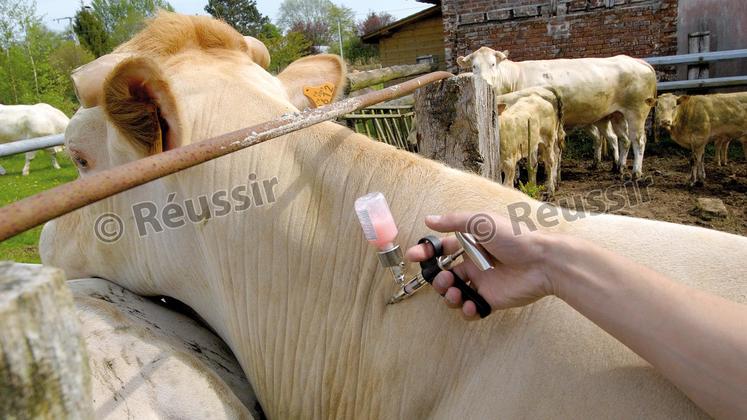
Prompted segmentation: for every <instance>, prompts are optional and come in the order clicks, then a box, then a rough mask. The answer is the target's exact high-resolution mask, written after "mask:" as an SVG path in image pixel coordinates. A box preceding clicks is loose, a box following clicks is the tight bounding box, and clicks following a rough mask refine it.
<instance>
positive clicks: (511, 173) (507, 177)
mask: <svg viewBox="0 0 747 420" xmlns="http://www.w3.org/2000/svg"><path fill="white" fill-rule="evenodd" d="M515 176H516V162H511V161H509V162H507V163H504V164H503V185H504V186H506V187H509V188H513V187H514V177H515Z"/></svg>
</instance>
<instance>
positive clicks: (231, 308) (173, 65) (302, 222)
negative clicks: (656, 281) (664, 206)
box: [40, 13, 747, 419]
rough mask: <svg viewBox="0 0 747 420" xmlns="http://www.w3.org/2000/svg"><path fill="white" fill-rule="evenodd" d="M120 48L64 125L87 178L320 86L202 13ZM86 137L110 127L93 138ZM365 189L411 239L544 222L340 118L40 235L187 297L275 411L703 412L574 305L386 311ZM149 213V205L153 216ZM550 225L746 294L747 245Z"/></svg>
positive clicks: (333, 71)
mask: <svg viewBox="0 0 747 420" xmlns="http://www.w3.org/2000/svg"><path fill="white" fill-rule="evenodd" d="M118 52H119V53H122V52H129V53H130V54H131V56H130V57H129V58H126V59H124V61H122V62H121V63H120V64H118V65H116V66H115V67H114V68H113V70H111V71H107V72H106V74H105V77H103V78H101V79H99V80H104V83H103V84H102V85H99V86H98V89H93V90H92V91H91V92H89V93H90V95H89V94H87V93H85V92H83V93H82V95H81V97H87V98H89V99H92V102H88V101H86V103H87V104H88V105H86V106H89V108H84V109H83V110H82V111H79V114H76V116H75V117H74V118H73V119H72V121H71V129H69V130H68V132H67V136H66V142H67V144H68V145H69V146H70V149H75V152H76V153H77V155H78V156H79V158H80V159H79V160H78V162H79V164H80V162H82V161H83V160H85V162H86V165H85V167H86V169H81V172H82V173H83V174H85V173H91V172H95V171H96V170H98V169H101V168H106V167H107V166H109V165H112V164H117V163H121V162H124V161H128V160H129V161H131V160H133V159H138V158H142V157H145V156H148V155H151V154H156V153H160V152H159V151H158V149H159V147H154V143H156V142H159V143H160V148H161V149H163V150H167V149H169V148H171V147H179V146H180V145H187V144H191V143H194V142H198V141H201V140H203V139H206V138H210V137H213V136H216V135H219V134H222V133H225V132H229V131H232V130H236V129H238V128H241V127H247V126H251V125H253V124H258V123H260V122H263V121H267V120H270V119H274V118H280V117H281V116H283V115H286V116H287V115H292V114H293V113H294V112H297V111H298V109H299V107H301V106H305V104H304V103H302V102H301V101H300V100H298V101H295V102H292V101H291V98H294V97H297V95H296V94H297V93H298V92H302V91H303V88H304V86H309V85H312V86H313V85H317V86H318V82H319V80H318V79H316V80H306V79H305V78H304V77H303V75H302V74H300V75H299V74H296V76H293V77H290V76H289V75H290V74H293V73H286V72H285V71H284V72H283V73H281V74H280V75H278V76H277V77H275V76H273V75H271V74H270V73H268V72H267V71H266V70H265V69H263V68H262V67H260V66H259V65H257V64H256V63H257V61H255V60H254V59H253V58H252V55H251V50H249V49H248V48H247V47H246V44H245V43H244V42H243V40H242V39H241V36H240V34H238V33H237V32H235V31H234V30H233V29H231V28H230V27H228V26H227V25H225V24H223V23H220V22H218V21H215V20H212V19H209V18H207V17H202V16H181V15H174V14H166V13H162V14H159V15H158V16H157V17H156V18H155V20H153V21H152V23H151V24H150V25H149V26H147V27H146V28H145V29H144V30H143V32H141V33H140V34H139V35H137V36H136V37H135V38H134V39H133V40H132V41H130V42H129V43H128V44H125V46H124V47H122V48H121V49H119V50H118ZM309 60H311V61H309ZM312 61H313V63H314V64H315V67H316V68H317V69H320V70H321V71H320V72H319V74H321V75H326V81H327V82H329V83H332V84H333V85H335V86H338V87H339V86H342V83H344V80H345V77H344V67H343V64H342V63H341V61H340V60H339V58H335V57H331V56H326V55H324V56H316V57H312V58H307V59H306V60H305V63H304V64H309V63H310V62H312ZM289 68H290V69H291V70H292V68H293V64H291V65H290V66H289ZM286 71H288V70H286ZM310 82H313V83H315V84H311V83H310ZM135 99H137V100H135ZM128 101H129V105H126V104H127V103H128ZM84 105H85V104H84ZM154 115H159V116H161V118H160V119H152V116H154ZM92 120H97V121H98V122H96V123H92V122H91V121H92ZM149 121H150V124H145V123H146V122H149ZM79 122H80V124H79ZM74 125H80V126H81V127H82V126H89V127H92V128H96V129H97V130H98V131H97V132H96V133H89V134H88V135H89V136H90V138H88V137H85V138H81V137H79V136H78V135H76V134H75V133H79V132H81V131H80V130H78V129H75V127H74ZM93 139H96V141H94V140H93ZM81 166H83V165H81ZM262 180H266V181H269V182H261V181H262ZM273 180H274V181H273ZM371 191H383V192H384V194H385V195H386V197H387V198H388V200H389V204H390V207H391V210H392V213H393V215H394V217H395V219H396V220H397V221H398V222H399V228H400V230H399V236H398V241H399V242H400V243H401V244H403V245H406V244H414V243H415V242H416V241H417V239H418V238H420V237H422V236H424V235H425V234H428V233H430V232H429V231H428V230H427V229H426V227H425V226H424V225H423V223H422V221H423V218H424V216H425V215H427V214H431V213H433V214H443V213H445V212H449V211H454V210H464V211H470V210H474V211H493V212H495V213H497V214H502V215H506V214H507V206H508V205H510V204H521V205H522V206H526V208H527V210H528V214H527V218H528V219H529V220H533V221H535V223H536V220H537V214H538V211H539V209H540V208H542V209H546V208H547V206H548V204H547V203H541V202H538V201H535V200H532V199H529V198H528V197H526V196H525V195H524V194H522V193H520V192H518V191H516V190H513V189H509V188H505V187H503V186H501V185H498V184H496V183H493V182H491V181H489V180H487V179H484V178H481V177H479V176H477V175H474V174H468V173H464V172H460V171H457V170H454V169H450V168H448V167H446V166H444V165H442V164H439V163H437V162H433V161H429V160H427V159H425V158H422V157H420V156H417V155H415V154H412V153H408V152H405V151H401V150H397V149H395V148H394V147H391V146H388V145H386V144H383V143H380V142H375V141H371V139H369V138H367V137H365V136H363V135H359V134H355V133H353V132H352V131H350V130H349V129H347V128H346V127H341V126H339V125H338V124H335V123H334V122H325V123H320V124H318V125H315V126H313V127H309V128H307V129H304V130H301V131H298V132H295V133H291V134H288V135H285V136H282V137H280V138H277V139H273V140H271V141H269V142H266V143H263V144H260V145H257V146H255V147H251V148H249V149H246V150H242V151H239V152H236V153H232V154H230V155H227V156H224V157H221V158H219V159H216V160H212V161H210V162H206V163H203V164H201V165H198V166H195V167H192V168H190V169H188V170H185V171H182V172H179V173H177V174H173V175H170V176H168V177H165V178H161V179H159V180H156V181H153V182H150V183H148V184H145V185H142V186H140V187H137V188H133V189H131V190H128V191H126V192H123V193H121V194H118V195H116V196H114V197H111V198H108V199H105V200H102V201H100V202H97V203H95V204H92V205H90V206H87V207H84V208H82V209H80V210H77V211H75V212H73V213H70V214H68V215H65V216H63V217H60V218H57V219H55V220H54V221H51V222H49V223H47V224H46V226H45V227H44V230H43V233H42V239H41V243H40V252H41V255H42V259H43V261H44V263H45V264H48V265H56V266H61V267H64V268H65V270H66V272H67V274H68V276H72V277H87V276H92V275H95V276H98V277H103V278H106V279H109V280H111V281H113V282H116V283H118V284H120V285H122V286H123V287H126V288H127V289H129V290H132V291H133V292H135V293H138V294H142V295H168V296H172V297H174V298H176V299H178V300H180V301H182V302H185V303H186V304H188V305H189V306H190V307H191V308H193V309H194V310H195V311H196V312H197V313H198V314H200V316H201V317H202V318H204V319H205V320H206V322H207V323H208V324H209V325H211V326H213V328H214V329H215V331H216V333H217V334H218V335H219V336H220V337H222V338H223V339H224V341H225V342H226V343H227V344H228V346H229V347H230V348H231V349H232V350H233V353H234V354H235V355H236V357H237V359H238V360H239V363H240V364H241V367H242V368H243V370H244V372H245V373H246V375H247V377H248V378H249V379H250V381H251V383H252V385H253V387H254V389H255V391H256V392H257V396H258V398H259V400H260V402H261V404H262V407H263V409H264V411H265V413H267V415H268V417H269V418H299V417H315V418H362V417H374V418H422V417H432V418H495V417H504V418H520V417H534V418H556V417H564V418H609V417H615V416H626V415H634V416H638V417H646V418H652V419H664V418H677V419H694V418H706V417H707V416H706V415H705V413H703V412H702V411H700V410H699V409H698V408H697V407H696V406H695V405H694V404H693V403H692V402H691V401H689V400H688V399H687V398H686V397H685V395H684V394H683V393H682V392H681V391H680V390H678V389H677V388H676V387H675V386H673V385H672V384H671V383H669V382H668V381H666V380H665V379H664V378H663V377H662V376H661V375H659V374H658V373H657V372H656V371H655V370H654V369H653V368H652V367H651V366H650V365H649V364H648V363H646V362H645V361H644V360H642V359H641V358H640V357H639V356H637V355H636V354H635V353H633V352H632V351H631V350H629V349H628V348H626V347H625V346H623V345H622V344H621V343H620V342H618V341H617V340H615V339H614V338H613V337H611V336H610V335H608V334H607V333H605V332H604V331H603V330H601V329H600V328H599V327H597V326H596V325H594V324H593V323H592V322H590V321H589V320H587V319H585V318H583V317H582V316H581V315H580V314H578V313H577V312H575V311H574V310H573V309H571V308H570V307H569V306H567V305H566V304H564V303H563V302H562V301H560V300H559V299H556V298H545V299H542V300H540V301H538V302H536V303H534V304H532V305H531V306H528V307H524V308H517V309H511V310H505V311H497V312H496V313H495V314H493V315H491V316H490V317H489V318H487V319H485V320H483V321H480V322H475V323H470V324H468V323H465V322H464V320H463V319H462V318H461V317H460V316H459V315H458V314H456V313H455V312H454V311H451V310H449V309H447V308H445V307H444V306H443V305H442V304H441V299H442V298H441V297H440V296H438V294H436V293H433V292H432V291H428V290H426V291H424V292H421V293H420V294H418V295H416V296H415V297H413V298H411V299H409V300H408V301H406V302H403V303H400V304H396V305H386V304H385V302H386V301H387V299H388V298H389V296H390V295H391V293H392V292H393V285H392V281H391V277H390V275H389V273H388V272H387V271H385V269H384V268H382V267H381V264H380V263H379V262H378V258H377V256H376V252H375V251H374V250H373V249H372V248H371V247H370V246H369V245H368V243H367V242H366V241H365V240H364V238H363V235H362V233H361V230H360V225H359V224H358V222H357V218H356V216H355V213H354V211H353V202H354V200H355V199H356V198H357V197H359V196H361V195H364V194H365V193H368V192H371ZM255 193H256V195H255ZM201 196H204V198H207V200H202V202H203V203H204V206H200V205H199V204H197V203H199V202H200V200H199V197H201ZM189 203H192V205H191V210H190V205H189ZM136 204H139V206H136V207H135V208H133V206H134V205H136ZM143 206H145V207H148V208H152V209H155V210H154V212H145V213H148V214H149V215H148V214H146V215H145V216H147V217H145V219H147V220H149V221H148V222H147V223H143V220H144V219H143V217H141V216H143V214H144V213H143V212H141V211H139V210H138V209H140V210H142V209H143V208H144V207H143ZM167 206H168V207H167ZM175 206H176V207H175ZM198 207H200V208H201V210H202V211H200V210H197V211H196V212H195V209H196V208H198ZM180 209H182V210H185V211H184V213H182V210H180ZM207 209H210V210H211V212H210V213H208V212H206V211H205V210H207ZM226 209H227V210H229V211H227V212H226V211H225V210H226ZM133 210H134V211H135V212H134V213H133ZM110 212H113V213H116V214H119V215H120V216H121V218H122V221H123V230H122V235H121V237H119V239H118V240H116V241H111V240H98V239H97V235H96V234H95V221H96V220H97V219H98V218H99V216H101V215H102V214H103V213H110ZM189 213H193V214H192V215H191V216H190V215H189ZM543 213H546V212H543ZM180 214H181V217H180ZM193 216H196V217H193ZM167 221H168V222H169V224H168V225H167V224H166V223H167ZM554 222H557V224H555V226H554V227H553V228H552V229H554V230H556V231H559V232H565V233H566V234H569V235H575V236H578V237H582V238H586V239H588V240H591V241H593V242H595V243H597V244H599V245H601V246H603V247H606V248H608V249H611V250H614V251H616V252H619V253H621V254H623V255H626V256H628V257H630V258H631V259H633V260H635V261H637V262H638V263H641V264H644V265H647V266H649V267H653V268H654V269H656V270H658V271H660V272H661V273H663V274H665V275H667V276H669V277H671V278H674V279H676V280H677V281H680V282H682V283H685V284H689V285H691V286H693V287H696V288H699V289H703V290H707V291H709V292H712V293H716V294H718V295H721V296H724V297H726V298H728V299H732V300H735V301H738V302H747V284H745V279H747V266H745V265H744V264H734V261H742V260H743V259H744V252H745V251H744V250H745V249H747V238H743V237H739V236H735V235H729V234H725V233H721V232H716V231H712V230H707V229H703V228H698V227H690V226H681V225H675V224H670V223H665V222H658V221H652V220H642V219H634V218H629V217H623V216H614V215H598V216H595V217H584V218H581V219H576V220H574V221H565V220H563V219H555V220H554ZM159 225H160V228H159ZM139 227H144V228H145V229H144V230H139ZM543 229H545V228H543ZM408 268H409V269H410V270H412V272H415V271H414V270H415V268H416V267H415V266H414V265H410V266H408Z"/></svg>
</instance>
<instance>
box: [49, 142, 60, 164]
mask: <svg viewBox="0 0 747 420" xmlns="http://www.w3.org/2000/svg"><path fill="white" fill-rule="evenodd" d="M47 153H49V155H50V156H51V157H52V167H53V168H55V169H60V164H59V163H58V162H57V148H56V147H50V148H49V149H47Z"/></svg>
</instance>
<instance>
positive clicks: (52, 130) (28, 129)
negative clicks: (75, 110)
mask: <svg viewBox="0 0 747 420" xmlns="http://www.w3.org/2000/svg"><path fill="white" fill-rule="evenodd" d="M68 122H69V118H68V117H67V116H66V115H65V114H64V113H63V112H62V111H60V110H59V109H57V108H55V107H53V106H51V105H48V104H44V103H39V104H35V105H2V106H0V143H6V142H11V141H16V140H22V139H26V138H32V137H41V136H48V135H52V134H60V133H62V132H64V131H65V128H66V127H67V124H68Z"/></svg>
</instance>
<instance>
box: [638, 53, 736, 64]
mask: <svg viewBox="0 0 747 420" xmlns="http://www.w3.org/2000/svg"><path fill="white" fill-rule="evenodd" d="M739 58H747V49H743V50H728V51H712V52H700V53H691V54H680V55H668V56H662V57H648V58H644V59H643V60H644V61H646V62H647V63H649V64H651V65H652V66H667V65H673V64H698V63H713V62H716V61H724V60H736V59H739Z"/></svg>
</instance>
